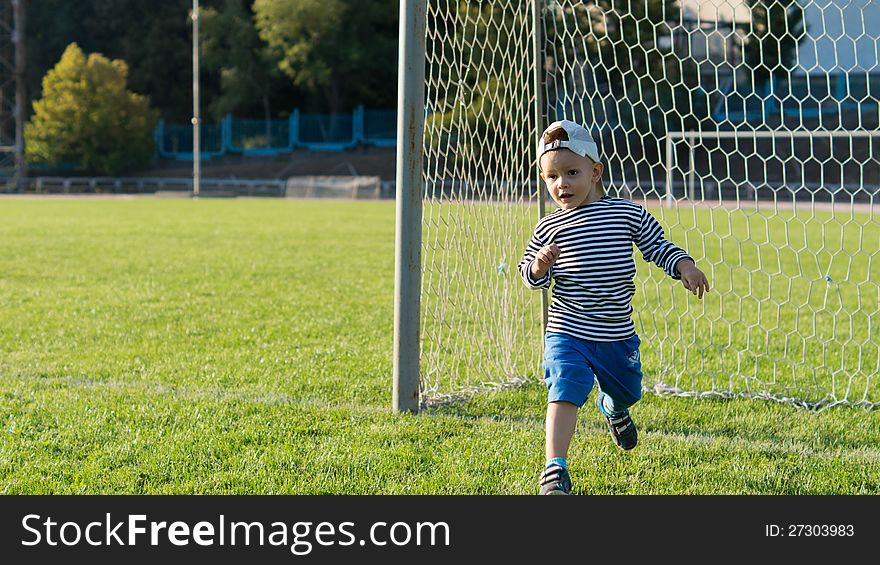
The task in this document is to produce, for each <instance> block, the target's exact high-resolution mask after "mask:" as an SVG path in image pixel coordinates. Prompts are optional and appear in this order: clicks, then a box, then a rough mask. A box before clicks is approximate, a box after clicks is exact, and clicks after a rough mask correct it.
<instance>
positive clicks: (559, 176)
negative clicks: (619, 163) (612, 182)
mask: <svg viewBox="0 0 880 565" xmlns="http://www.w3.org/2000/svg"><path fill="white" fill-rule="evenodd" d="M603 169H604V167H603V166H602V163H594V162H593V160H592V159H590V158H589V157H581V156H580V155H578V154H577V153H574V152H572V151H569V150H568V149H557V150H555V151H548V152H547V153H544V154H543V155H541V178H542V179H544V182H545V183H547V190H548V191H549V192H550V196H551V197H552V198H553V201H554V202H556V204H558V205H559V207H560V208H562V209H563V210H571V209H572V208H577V207H578V206H581V205H582V204H587V203H589V202H593V201H594V200H598V199H599V196H600V193H599V182H600V181H601V180H602V171H603Z"/></svg>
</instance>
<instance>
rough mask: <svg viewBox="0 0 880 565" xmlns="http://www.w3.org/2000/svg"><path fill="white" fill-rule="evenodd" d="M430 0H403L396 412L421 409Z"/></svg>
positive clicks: (397, 225)
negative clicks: (427, 14)
mask: <svg viewBox="0 0 880 565" xmlns="http://www.w3.org/2000/svg"><path fill="white" fill-rule="evenodd" d="M425 8H426V0H400V42H399V56H398V76H399V79H398V94H397V107H398V115H397V173H396V187H397V188H396V198H397V209H396V222H395V225H396V230H395V234H396V235H395V258H394V281H395V284H394V375H393V380H394V382H393V392H392V397H393V398H392V402H393V410H394V411H395V412H414V411H417V410H418V409H419V383H420V377H419V375H420V371H419V359H420V345H419V344H420V339H419V338H420V329H419V320H420V312H419V309H420V304H421V301H420V293H421V288H420V282H421V276H420V275H421V268H422V266H421V245H422V239H421V235H422V194H421V193H422V190H421V188H422V143H423V140H424V123H425V120H424V103H423V100H424V93H425V32H424V30H425Z"/></svg>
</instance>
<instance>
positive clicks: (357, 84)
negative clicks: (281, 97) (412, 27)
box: [253, 0, 398, 113]
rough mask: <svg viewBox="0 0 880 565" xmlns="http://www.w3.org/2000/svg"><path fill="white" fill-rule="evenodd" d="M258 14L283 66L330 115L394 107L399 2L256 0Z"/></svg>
mask: <svg viewBox="0 0 880 565" xmlns="http://www.w3.org/2000/svg"><path fill="white" fill-rule="evenodd" d="M253 10H254V14H255V15H256V26H257V30H258V31H259V34H260V37H261V38H262V39H263V40H264V41H265V42H266V43H268V45H269V46H270V47H271V49H272V50H273V53H275V55H276V57H277V60H278V61H279V62H278V66H279V68H280V69H281V70H282V71H283V72H284V73H285V74H286V75H287V76H288V77H290V79H291V80H292V81H293V84H294V85H295V86H297V87H299V88H302V89H304V90H305V91H306V92H308V93H310V94H311V95H312V96H315V97H318V98H320V101H321V103H322V104H326V105H327V106H329V109H330V111H331V112H337V113H338V112H343V111H346V110H349V109H350V108H351V107H353V106H354V105H356V104H358V103H363V102H364V101H365V100H368V101H370V102H371V103H372V104H375V105H378V106H380V107H382V106H393V105H394V94H395V92H396V88H395V85H396V70H397V69H396V66H395V63H394V61H395V58H396V54H397V18H398V10H397V2H396V1H395V0H374V1H371V2H362V1H361V0H255V2H254V5H253Z"/></svg>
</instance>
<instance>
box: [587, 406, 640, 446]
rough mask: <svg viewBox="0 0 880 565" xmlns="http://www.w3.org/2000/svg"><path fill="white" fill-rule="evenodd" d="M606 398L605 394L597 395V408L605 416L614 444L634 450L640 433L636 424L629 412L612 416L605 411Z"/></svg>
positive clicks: (625, 411)
mask: <svg viewBox="0 0 880 565" xmlns="http://www.w3.org/2000/svg"><path fill="white" fill-rule="evenodd" d="M604 398H605V393H604V392H600V393H599V394H597V395H596V408H598V409H599V413H600V414H602V415H603V416H605V423H606V424H608V431H610V432H611V437H612V438H614V443H616V444H617V447H619V448H621V449H626V450H630V449H632V448H633V447H635V446H636V444H637V443H638V442H639V433H638V431H637V430H636V424H635V422H633V421H632V418H631V417H630V415H629V410H624V411H623V412H621V413H619V414H615V415H613V416H612V415H611V414H609V413H607V412H606V411H605V405H604V404H603V402H602V401H603V399H604Z"/></svg>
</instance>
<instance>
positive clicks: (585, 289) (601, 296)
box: [519, 196, 690, 341]
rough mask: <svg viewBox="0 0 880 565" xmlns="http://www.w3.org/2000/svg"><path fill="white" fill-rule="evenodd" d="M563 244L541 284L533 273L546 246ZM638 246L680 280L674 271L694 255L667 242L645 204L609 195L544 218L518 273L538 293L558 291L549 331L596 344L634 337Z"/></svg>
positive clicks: (551, 313) (554, 298)
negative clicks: (633, 320)
mask: <svg viewBox="0 0 880 565" xmlns="http://www.w3.org/2000/svg"><path fill="white" fill-rule="evenodd" d="M551 243H555V244H556V245H557V246H558V247H559V258H558V259H557V261H556V264H555V265H553V266H552V267H550V270H549V271H548V272H547V274H545V275H544V276H543V277H541V278H540V279H534V278H533V277H532V274H531V272H530V267H531V264H532V262H533V261H534V260H535V255H536V254H537V253H538V251H539V250H540V249H541V248H542V247H544V246H545V245H550V244H551ZM633 243H635V244H636V246H637V247H638V248H639V250H640V251H641V252H642V255H643V256H644V258H645V261H650V262H653V263H655V264H656V265H657V266H659V267H660V268H661V269H663V270H664V271H665V272H666V274H668V275H669V276H670V277H672V278H674V279H680V278H681V276H680V275H679V274H678V273H677V272H676V270H675V266H676V265H677V264H678V262H679V261H681V260H682V259H685V258H688V259H689V258H690V256H689V255H688V254H687V253H686V252H685V251H684V250H683V249H681V248H680V247H677V246H676V245H675V244H673V243H671V242H669V241H667V240H666V238H665V236H664V233H663V228H662V227H661V226H660V224H659V223H658V222H657V220H655V219H654V217H653V216H652V215H651V214H650V213H649V212H648V211H647V210H646V209H645V208H644V207H642V206H641V205H639V204H637V203H635V202H632V201H630V200H625V199H623V198H610V197H608V196H605V197H603V198H601V199H600V200H596V201H595V202H591V203H589V204H587V205H584V206H580V207H578V208H574V209H571V210H557V211H556V212H553V213H552V214H549V215H547V216H544V217H543V218H541V219H540V220H539V221H538V223H537V225H536V226H535V233H534V234H533V235H532V238H531V239H530V240H529V244H528V246H527V247H526V251H525V253H524V254H523V258H522V261H520V263H519V272H520V274H521V275H522V278H523V281H524V282H525V283H526V286H528V287H529V288H532V289H538V288H549V287H550V283H551V281H555V282H556V284H555V285H554V286H553V300H552V302H551V304H550V312H549V319H548V324H547V331H549V332H555V333H563V334H568V335H572V336H574V337H579V338H582V339H589V340H593V341H617V340H622V339H627V338H629V337H632V336H633V335H635V333H636V331H635V325H633V322H632V313H633V310H632V305H631V302H632V297H633V294H635V291H636V287H635V284H633V278H634V277H635V274H636V265H635V262H634V261H633V247H632V246H633Z"/></svg>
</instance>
